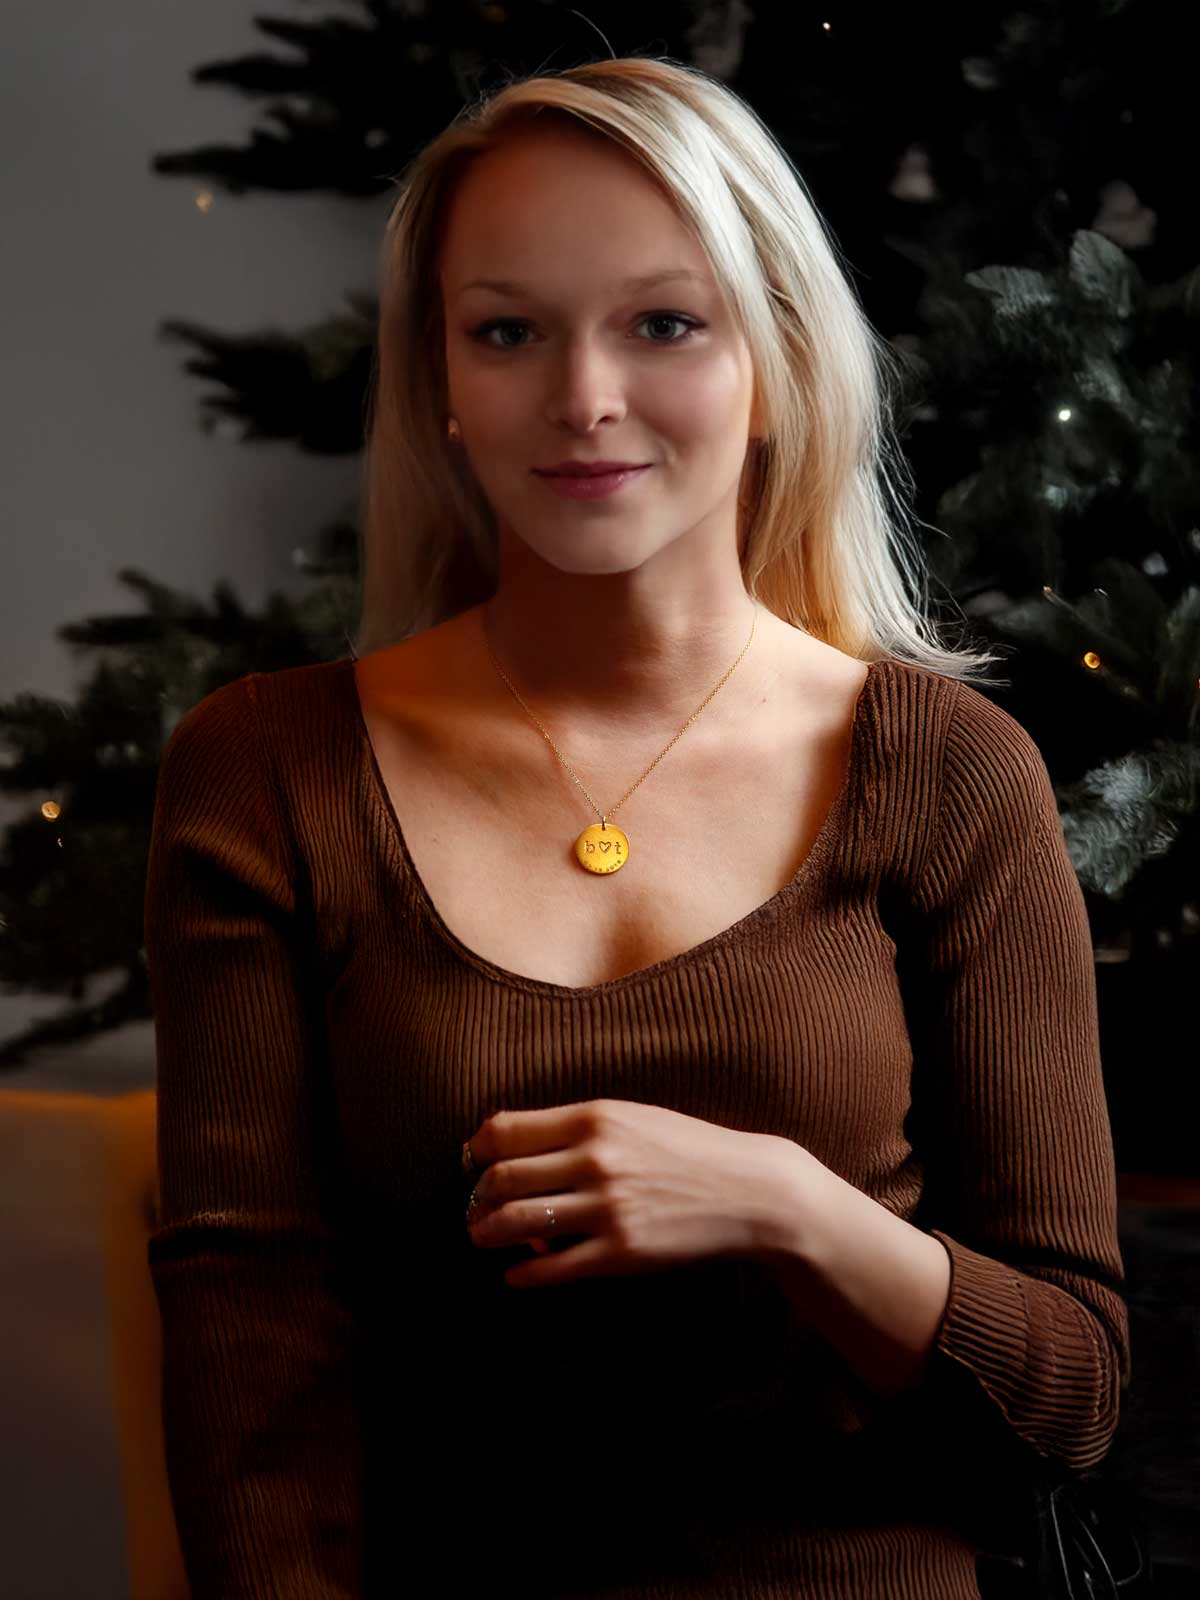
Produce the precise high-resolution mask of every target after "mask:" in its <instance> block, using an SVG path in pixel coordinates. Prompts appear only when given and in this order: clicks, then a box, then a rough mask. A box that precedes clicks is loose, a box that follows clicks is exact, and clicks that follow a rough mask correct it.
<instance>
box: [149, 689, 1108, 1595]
mask: <svg viewBox="0 0 1200 1600" xmlns="http://www.w3.org/2000/svg"><path fill="white" fill-rule="evenodd" d="M603 892H604V884H603V881H599V882H598V884H597V893H598V894H603ZM146 950H147V956H148V961H149V969H150V979H151V985H152V993H153V1001H154V1014H155V1027H156V1034H157V1046H158V1141H159V1143H158V1158H159V1187H160V1214H159V1217H158V1223H159V1226H158V1228H157V1230H156V1232H155V1233H154V1234H153V1236H152V1238H151V1241H150V1247H149V1264H150V1269H151V1272H152V1275H153V1281H154V1285H155V1290H156V1294H157V1297H158V1303H159V1307H160V1310H161V1314H162V1326H163V1356H164V1372H163V1392H162V1398H163V1424H164V1431H165V1440H166V1452H167V1465H168V1470H169V1477H170V1484H171V1492H172V1498H173V1503H174V1508H175V1516H176V1521H177V1525H178V1529H179V1535H180V1539H181V1543H182V1547H183V1553H184V1558H185V1563H186V1567H187V1571H188V1575H189V1578H190V1581H191V1586H192V1596H193V1600H251V1597H253V1600H267V1597H272V1600H335V1597H336V1600H361V1597H368V1600H398V1597H399V1596H401V1595H409V1594H415V1595H425V1594H429V1595H435V1594H437V1595H458V1594H463V1595H480V1594H487V1595H492V1594H496V1595H499V1594H504V1595H508V1594H513V1595H520V1596H522V1597H532V1596H537V1595H541V1596H546V1597H554V1600H570V1597H573V1596H585V1595H587V1596H599V1595H601V1594H603V1595H605V1596H613V1597H616V1596H622V1597H629V1600H633V1597H639V1600H672V1597H678V1600H685V1597H694V1596H710V1597H716V1596H721V1597H729V1600H767V1597H780V1600H782V1597H785V1596H786V1597H799V1596H804V1597H810V1600H811V1597H820V1600H826V1597H827V1600H835V1597H836V1600H909V1597H911V1600H960V1597H968V1596H977V1595H978V1594H979V1589H978V1586H977V1583H976V1576H975V1553H976V1551H977V1550H978V1549H987V1548H999V1547H1000V1546H1001V1545H1002V1544H1003V1542H1004V1540H1005V1538H1006V1536H1007V1534H1006V1530H1007V1528H1008V1524H1007V1523H1005V1522H1004V1520H1003V1517H1002V1516H1001V1514H1000V1512H999V1511H998V1510H997V1509H996V1508H997V1507H999V1506H1001V1505H1002V1504H1003V1503H1004V1501H1003V1491H1004V1488H1005V1485H1006V1484H1010V1483H1012V1482H1013V1481H1015V1480H1014V1479H1013V1476H1012V1475H1013V1471H1014V1470H1015V1469H1014V1463H1016V1462H1018V1461H1019V1460H1020V1458H1021V1456H1022V1454H1023V1453H1025V1452H1035V1453H1037V1454H1040V1455H1045V1456H1051V1457H1054V1458H1057V1459H1058V1460H1059V1461H1061V1462H1065V1463H1068V1464H1070V1465H1071V1466H1074V1467H1076V1468H1086V1467H1089V1466H1094V1465H1095V1464H1096V1463H1097V1462H1098V1461H1099V1460H1100V1459H1101V1457H1102V1456H1103V1455H1104V1453H1105V1451H1106V1449H1107V1447H1108V1445H1109V1443H1110V1441H1111V1438H1112V1434H1113V1430H1114V1428H1115V1425H1116V1420H1117V1412H1118V1404H1119V1399H1120V1393H1121V1390H1122V1388H1123V1387H1124V1386H1126V1385H1127V1384H1128V1381H1129V1375H1130V1361H1129V1346H1128V1323H1127V1317H1126V1306H1125V1301H1124V1297H1123V1289H1122V1286H1123V1282H1124V1275H1123V1267H1122V1261H1121V1256H1120V1253H1119V1247H1118V1240H1117V1206H1116V1186H1115V1177H1114V1170H1113V1152H1112V1143H1111V1133H1110V1127H1109V1122H1108V1116H1107V1109H1106V1105H1105V1099H1104V1090H1103V1083H1102V1078H1101V1072H1100V1060H1099V1040H1098V1028H1097V1013H1096V991H1095V975H1094V971H1093V967H1092V951H1091V944H1090V939H1089V929H1088V922H1087V916H1086V911H1085V908H1084V904H1083V899H1082V895H1081V893H1080V890H1079V886H1078V883H1077V881H1076V878H1075V875H1074V872H1073V870H1072V867H1071V864H1070V860H1069V858H1068V856H1067V853H1066V849H1065V845H1064V842H1063V838H1062V833H1061V829H1060V826H1059V822H1058V816H1057V812H1056V807H1055V802H1054V795H1053V791H1052V789H1051V786H1050V780H1049V776H1048V774H1047V771H1046V768H1045V765H1044V763H1043V761H1042V758H1041V756H1040V753H1039V751H1038V749H1037V747H1036V745H1035V744H1034V743H1033V741H1032V740H1031V739H1030V737H1029V736H1028V734H1027V733H1026V732H1025V731H1024V730H1023V728H1022V727H1021V726H1020V724H1019V723H1017V722H1016V720H1015V719H1014V718H1012V717H1011V716H1009V715H1008V714H1007V713H1006V712H1004V711H1003V710H1001V709H1000V708H999V707H998V706H996V705H995V704H993V703H992V702H991V701H990V700H989V699H988V698H987V697H986V696H985V695H983V694H982V693H980V692H978V691H976V690H975V689H973V688H971V687H970V686H969V685H964V684H961V683H958V682H955V681H952V680H950V679H944V678H941V677H939V676H937V675H936V674H933V673H930V672H926V671H923V670H921V669H919V668H915V667H912V666H909V665H907V664H905V663H901V662H896V661H891V660H883V661H879V662H875V663H872V664H871V667H870V670H869V673H868V676H867V679H866V682H865V683H864V685H863V688H862V690H861V693H860V696H859V700H858V704H857V706H856V710H855V719H854V729H853V737H852V740H851V750H850V758H849V764H848V767H847V772H846V776H845V779H844V782H843V785H842V788H841V790H840V792H839V794H838V796H837V799H836V800H835V801H834V803H833V805H832V807H831V808H830V811H829V813H828V815H827V817H826V819H825V822H824V824H823V826H822V829H821V832H820V834H819V836H818V838H817V840H816V843H815V844H814V846H813V849H812V851H811V852H810V854H809V856H808V858H807V859H806V861H805V862H804V864H803V865H802V867H801V868H800V870H799V872H798V873H797V874H796V876H795V878H794V879H793V880H792V881H791V882H790V883H789V884H788V885H787V886H786V887H785V888H783V889H782V890H780V891H779V892H778V893H777V894H775V895H773V896H772V897H771V898H770V899H769V900H767V901H766V902H765V903H764V904H763V905H761V906H759V907H758V908H757V909H756V910H754V911H753V912H751V913H750V914H749V915H748V916H746V917H743V918H742V919H741V920H740V921H738V922H736V923H734V924H733V925H732V926H730V927H729V928H726V929H725V930H724V931H723V932H721V933H719V934H717V935H716V937H714V938H711V939H708V940H706V941H704V942H703V943H702V944H699V945H697V946H695V947H694V948H692V949H691V950H687V951H684V952H682V953H681V954H679V955H676V956H674V957H671V958H669V959H667V960H664V961H659V962H656V963H655V964H654V965H653V966H651V967H647V968H644V969H643V970H641V971H638V972H633V973H629V974H627V975H625V976H624V977H620V978H617V979H615V980H613V981H611V982H608V983H600V984H594V985H591V986H589V987H586V988H579V989H572V988H568V987H565V986H562V985H559V984H555V983H550V982H543V981H537V980H534V979H531V978H528V977H523V976H520V975H517V974H515V973H512V972H509V971H506V970H505V969H504V968H502V967H500V966H497V965H496V964H495V963H493V962H491V961H489V960H487V959H485V958H483V957H482V956H480V955H478V954H477V953H475V952H473V951H472V950H469V949H468V948H467V947H466V946H465V945H463V944H462V942H461V941H460V940H459V939H458V938H457V937H456V936H455V934H454V933H453V932H451V930H450V929H449V927H448V926H447V925H446V924H445V923H444V922H443V920H442V918H441V916H440V914H439V912H438V910H437V908H436V907H435V906H434V905H433V904H432V903H431V901H430V899H429V896H428V894H427V892H426V890H425V887H424V884H423V883H422V881H421V880H420V878H419V876H418V874H417V872H416V870H415V868H414V865H413V862H412V859H411V857H410V855H409V853H408V849H407V846H406V843H405V840H404V838H403V834H402V832H401V829H400V826H399V823H398V820H397V818H396V815H395V813H394V811H393V809H392V806H391V803H390V801H389V798H388V795H387V791H386V788H385V787H384V784H383V781H382V777H381V774H380V772H379V768H378V766H377V764H376V761H375V758H374V754H373V751H372V748H371V744H370V740H369V738H368V735H367V731H366V727H365V724H364V721H363V718H362V712H361V708H360V705H359V701H358V696H357V692H356V688H355V683H354V676H353V662H352V661H351V660H350V659H348V658H347V659H345V660H341V661H336V662H331V663H324V664H321V665H317V666H306V667H299V668H292V669H288V670H285V671H279V672H273V673H267V674H250V675H249V676H248V677H245V678H242V679H239V680H237V681H236V682H234V683H230V684H227V685H225V686H224V687H222V688H220V689H218V690H216V691H215V692H214V693H212V694H210V695H208V696H207V698H206V699H204V700H203V701H202V702H201V703H200V704H199V705H197V706H195V707H194V708H193V709H192V710H191V711H190V712H189V713H188V714H187V715H186V716H185V717H184V718H183V719H182V720H181V722H180V723H179V725H178V726H177V727H176V729H175V730H174V732H173V733H172V735H171V738H170V739H169V741H168V743H167V746H166V749H165V751H164V754H163V758H162V763H161V768H160V773H159V786H158V795H157V800H156V807H155V816H154V830H153V838H152V844H151V852H150V861H149V869H148V877H147V884H146ZM601 1096H604V1097H615V1098H620V1099H626V1100H640V1101H644V1102H647V1103H652V1104H657V1105H663V1106H669V1107H672V1108H674V1109H676V1110H679V1111H681V1112H684V1113H686V1114H687V1115H690V1116H696V1117H702V1118H704V1119H706V1120H708V1121H711V1122H715V1123H720V1124H723V1125H726V1126H729V1127H736V1128H741V1129H746V1130H750V1131H757V1132H761V1133H772V1134H777V1135H782V1136H784V1137H786V1138H788V1139H792V1140H794V1141H795V1142H796V1143H798V1144H800V1145H802V1146H804V1147H805V1148H806V1149H808V1150H809V1151H811V1152H812V1153H813V1154H814V1155H815V1156H816V1157H817V1158H818V1160H820V1161H822V1162H823V1163H825V1164H826V1165H827V1166H828V1167H830V1168H832V1169H833V1170H834V1171H835V1172H837V1173H838V1174H839V1175H840V1176H841V1177H842V1178H844V1179H845V1180H847V1181H848V1182H850V1183H853V1184H855V1185H856V1186H857V1187H859V1188H860V1189H862V1190H863V1191H864V1192H865V1193H867V1194H868V1195H870V1196H871V1197H872V1198H873V1199H874V1200H876V1201H877V1202H878V1203H879V1204H880V1205H882V1206H885V1207H887V1208H888V1209H889V1210H891V1211H893V1212H895V1213H896V1214H898V1215H899V1216H901V1217H904V1218H905V1219H907V1220H908V1221H910V1222H912V1223H913V1224H914V1225H915V1226H918V1227H921V1228H924V1229H926V1230H928V1231H929V1232H931V1233H932V1234H933V1235H934V1237H936V1238H937V1239H939V1240H940V1241H941V1243H942V1245H943V1246H944V1248H945V1249H946V1251H947V1252H948V1254H949V1257H950V1263H951V1286H950V1298H949V1303H948V1306H947V1309H946V1314H945V1317H944V1319H943V1322H942V1326H941V1328H940V1330H939V1333H938V1337H937V1344H936V1348H935V1350H934V1352H933V1359H932V1360H931V1362H930V1366H929V1370H928V1374H927V1376H926V1378H925V1380H924V1382H923V1383H922V1385H921V1387H920V1388H919V1389H916V1390H913V1391H910V1392H909V1393H908V1394H906V1395H904V1396H902V1397H899V1398H897V1399H895V1400H891V1401H887V1400H884V1399H882V1398H880V1397H878V1396H876V1395H874V1394H873V1393H871V1392H868V1391H867V1390H866V1389H865V1388H864V1387H863V1386H862V1385H861V1384H860V1383H858V1382H857V1380H856V1379H855V1378H854V1376H853V1374H852V1373H851V1372H850V1370H849V1368H848V1367H847V1366H845V1365H844V1364H843V1362H842V1361H841V1359H840V1358H839V1357H838V1356H837V1354H836V1352H834V1351H833V1350H831V1349H830V1348H829V1347H828V1346H827V1345H825V1344H824V1342H823V1341H822V1340H820V1339H819V1338H818V1337H817V1336H816V1335H814V1334H812V1333H810V1332H809V1331H808V1330H807V1329H806V1328H805V1327H804V1326H803V1320H802V1318H799V1317H798V1316H797V1315H796V1314H794V1313H793V1312H792V1310H791V1308H790V1307H789V1306H788V1304H787V1301H786V1299H785V1297H784V1295H783V1292H782V1290H781V1289H780V1288H779V1287H778V1286H777V1285H776V1284H775V1282H774V1281H773V1280H772V1279H771V1278H770V1276H769V1274H768V1270H767V1269H766V1268H764V1267H761V1266H760V1265H758V1264H757V1263H752V1262H741V1261H729V1260H723V1261H713V1262H701V1263H696V1264H694V1265H693V1266H691V1267H689V1268H686V1269H682V1270H675V1271H671V1272H664V1273H660V1274H648V1275H644V1276H636V1277H629V1278H623V1279H622V1278H604V1279H595V1280H583V1281H579V1282H575V1283H571V1284H561V1285H555V1286H550V1287H546V1288H540V1289H513V1288H509V1287H508V1286H507V1285H506V1284H505V1283H504V1281H503V1272H504V1270H505V1268H506V1267H507V1266H509V1265H511V1264H512V1262H514V1261H516V1260H525V1259H528V1258H529V1252H528V1250H527V1249H525V1248H521V1249H515V1250H495V1249H489V1250H485V1249H479V1248H477V1247H475V1246H474V1245H472V1244H471V1242H470V1240H469V1238H468V1237H467V1234H466V1229H465V1226H464V1222H463V1207H464V1204H465V1200H466V1197H467V1192H468V1186H467V1184H466V1183H465V1181H464V1179H463V1176H462V1173H461V1169H460V1164H459V1152H460V1147H461V1144H462V1141H463V1140H464V1139H465V1138H466V1137H467V1136H468V1135H469V1134H471V1133H473V1132H474V1131H475V1129H476V1128H477V1127H478V1125H479V1123H480V1122H481V1121H482V1120H483V1119H484V1117H486V1116H487V1115H488V1114H489V1113H490V1112H492V1111H494V1110H497V1109H500V1108H505V1107H510V1108H514V1109H522V1108H527V1107H538V1106H550V1105H560V1104H563V1103H566V1102H569V1101H576V1100H583V1099H592V1098H596V1097H601ZM990 1542H991V1543H990Z"/></svg>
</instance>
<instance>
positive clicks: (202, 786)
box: [145, 678, 363, 1600]
mask: <svg viewBox="0 0 1200 1600" xmlns="http://www.w3.org/2000/svg"><path fill="white" fill-rule="evenodd" d="M254 691H255V684H254V681H253V678H251V679H244V678H243V679H240V680H238V681H237V682H234V683H231V684H227V685H226V686H224V687H223V688H221V689H218V690H217V691H215V693H213V694H210V695H209V696H208V697H207V698H206V699H205V700H203V701H201V702H200V704H199V705H197V706H195V707H193V708H192V710H191V711H189V712H188V713H187V715H186V716H185V717H184V718H183V719H182V721H181V722H180V723H179V725H178V726H177V727H176V729H175V730H174V732H173V734H172V735H171V738H170V739H169V740H168V742H167V745H166V748H165V750H164V752H163V757H162V761H161V764H160V768H159V779H158V790H157V794H156V799H155V814H154V828H153V835H152V841H151V847H150V858H149V863H148V871H147V880H146V899H145V941H146V952H147V959H148V964H149V971H150V983H151V991H152V998H153V1005H154V1024H155V1034H156V1044H157V1073H158V1098H157V1113H158V1173H159V1218H158V1222H159V1226H158V1228H157V1231H156V1232H155V1233H154V1234H153V1235H152V1236H151V1239H150V1244H149V1265H150V1271H151V1274H152V1278H153V1282H154V1288H155V1291H156V1294H157V1298H158V1304H159V1309H160V1312H161V1316H162V1337H163V1377H162V1418H163V1429H164V1436H165V1446H166V1460H167V1470H168V1478H169V1482H170V1488H171V1496H172V1501H173V1505H174V1511H175V1520H176V1525H177V1528H178V1532H179V1538H180V1543H181V1546H182V1551H183V1557H184V1564H185V1567H186V1571H187V1576H188V1579H189V1582H190V1585H191V1595H192V1600H251V1597H255V1600H258V1597H262V1600H266V1597H267V1596H271V1597H281V1596H284V1595H286V1596H288V1597H289V1600H300V1597H301V1596H303V1597H304V1600H358V1597H359V1596H361V1594H362V1592H363V1591H362V1578H361V1566H362V1555H361V1548H360V1547H361V1537H362V1512H361V1506H362V1481H361V1466H360V1428H359V1418H358V1415H357V1412H356V1408H355V1404H354V1400H353V1392H352V1371H351V1367H352V1345H353V1336H354V1331H355V1330H354V1320H353V1315H352V1311H351V1307H350V1303H349V1300H348V1297H347V1294H346V1289H345V1283H344V1262H343V1258H342V1252H341V1249H340V1240H339V1232H338V1227H337V1219H336V1215H335V1208H334V1196H333V1194H332V1192H331V1191H330V1188H329V1186H328V1176H327V1175H328V1171H329V1161H328V1154H329V1153H328V1151H327V1149H326V1148H325V1146H324V1143H323V1139H324V1138H325V1136H326V1134H327V1130H328V1128H329V1126H330V1124H331V1122H332V1119H331V1118H330V1117H328V1116H324V1117H323V1116H322V1115H321V1095H322V1093H323V1092H324V1085H323V1083H322V1070H321V1053H320V1051H319V1049H318V1047H317V1035H316V1026H315V1024H314V1022H313V1021H312V1020H311V1018H310V1013H309V1010H308V1009H307V1007H308V1005H309V1004H311V998H310V997H311V992H312V990H311V985H308V986H306V984H305V981H304V947H303V941H302V940H301V939H300V938H299V937H298V930H297V905H296V897H295V891H294V883H295V874H294V870H293V867H294V864H293V862H292V859H291V852H290V850H289V848H288V846H287V844H286V832H285V824H284V818H283V815H282V809H281V802H280V797H279V794H278V792H277V789H276V785H275V781H274V774H273V772H272V770H271V767H270V758H269V751H268V750H267V747H266V746H265V745H264V741H263V737H262V733H263V730H262V728H261V727H260V725H259V722H258V718H257V711H256V706H255V702H254V699H253V695H254Z"/></svg>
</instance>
